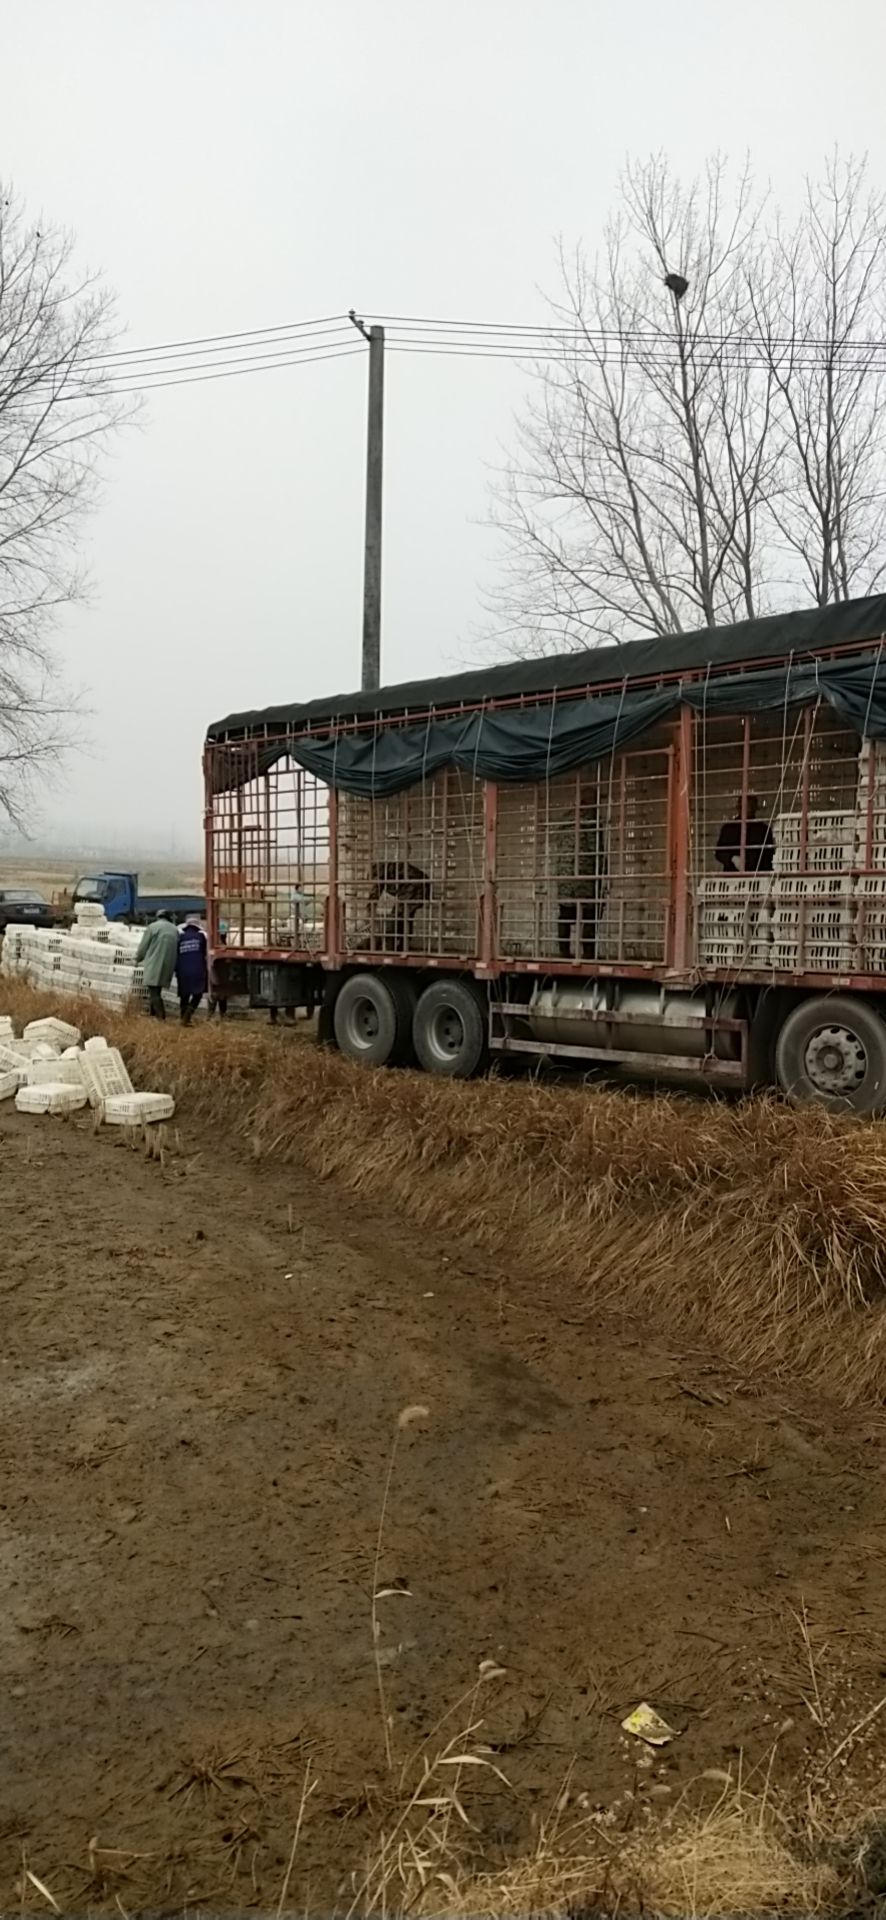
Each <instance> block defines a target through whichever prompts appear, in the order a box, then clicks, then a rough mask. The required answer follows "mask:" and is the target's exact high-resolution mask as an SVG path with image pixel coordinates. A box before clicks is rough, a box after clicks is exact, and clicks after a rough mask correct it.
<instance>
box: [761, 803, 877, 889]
mask: <svg viewBox="0 0 886 1920" xmlns="http://www.w3.org/2000/svg"><path fill="white" fill-rule="evenodd" d="M773 832H774V838H775V854H774V858H773V869H774V872H775V873H776V874H801V873H811V874H818V873H834V874H840V873H842V872H844V871H845V869H846V868H847V867H851V866H852V863H853V858H854V855H855V848H856V839H857V833H858V815H857V813H856V812H854V811H853V812H852V813H850V812H847V811H845V810H841V811H840V812H836V813H826V812H823V811H816V810H813V811H812V812H810V813H808V814H807V816H806V841H805V846H804V843H803V815H802V813H778V814H776V816H775V823H774V829H773Z"/></svg>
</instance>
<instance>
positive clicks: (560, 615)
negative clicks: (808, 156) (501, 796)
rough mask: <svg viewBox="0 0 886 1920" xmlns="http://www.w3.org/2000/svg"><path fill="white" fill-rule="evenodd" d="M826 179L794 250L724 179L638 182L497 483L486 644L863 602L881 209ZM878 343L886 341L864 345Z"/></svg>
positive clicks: (559, 319)
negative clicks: (495, 575)
mask: <svg viewBox="0 0 886 1920" xmlns="http://www.w3.org/2000/svg"><path fill="white" fill-rule="evenodd" d="M863 179H864V169H863V167H859V166H857V165H855V164H854V163H852V162H850V163H849V164H848V165H847V166H845V167H841V166H840V165H839V163H837V162H834V163H833V164H832V166H831V167H830V169H829V170H828V174H827V178H826V182H825V185H824V187H823V188H821V189H819V188H814V187H810V188H809V190H808V195H807V202H806V206H805V209H804V212H803V215H802V217H801V219H800V221H799V222H798V224H797V225H796V227H795V228H793V229H791V230H790V231H789V232H786V231H785V230H784V229H783V228H782V225H781V223H780V222H779V221H778V220H776V221H775V222H774V223H773V224H772V226H771V227H770V225H769V223H768V219H767V212H766V206H765V203H761V202H760V201H759V200H757V199H756V198H755V196H754V193H753V188H752V184H751V180H750V177H749V174H748V172H747V170H745V171H744V172H743V173H742V174H740V175H739V176H738V177H737V178H736V179H734V180H731V178H730V175H729V170H728V168H727V167H726V165H725V163H724V162H723V160H722V159H720V158H719V157H716V158H714V159H713V160H711V161H710V162H709V163H708V165H707V168H706V171H705V174H704V177H703V179H702V180H701V182H697V183H694V184H693V185H691V186H690V187H688V188H684V187H683V186H682V185H681V184H680V182H679V181H678V180H675V179H674V178H672V176H671V174H670V171H669V168H668V164H667V162H666V161H665V160H663V159H661V158H653V159H651V160H649V161H647V162H645V163H643V164H641V165H636V166H631V167H629V168H628V170H627V172H626V174H625V176H624V178H623V181H622V191H621V201H622V204H621V208H620V210H619V212H618V214H617V215H616V217H615V218H614V219H613V221H611V222H610V224H609V226H608V228H607V230H606V234H605V246H604V250H603V254H602V257H601V259H600V260H599V261H597V262H596V263H595V264H594V265H593V266H591V265H589V263H588V261H587V259H586V256H585V255H584V253H583V251H582V250H581V249H579V251H578V252H577V253H576V255H575V256H574V258H572V259H571V260H566V259H565V258H561V271H562V280H563V287H564V295H563V297H561V299H560V300H559V301H558V302H557V303H556V304H555V307H554V312H555V316H556V317H555V321H554V323H553V324H552V331H551V338H550V344H549V352H548V357H547V358H546V359H545V361H544V362H541V363H539V365H538V367H537V369H536V381H535V392H534V395H533V397H532V398H531V399H530V402H529V406H528V411H527V414H526V416H525V418H524V420H523V422H522V425H521V428H520V446H519V456H518V459H517V460H516V461H515V463H514V464H513V466H512V467H511V469H510V471H509V472H508V473H506V474H505V476H504V477H503V480H502V483H501V486H500V489H499V498H498V509H497V514H496V518H497V521H498V524H499V526H500V528H501V530H502V531H503V533H504V536H505V541H506V561H505V569H504V577H503V582H502V585H501V587H500V588H499V590H498V591H497V593H496V596H495V602H494V611H495V613H496V615H497V620H496V628H497V637H498V638H499V640H501V638H502V637H505V638H506V640H507V642H508V644H509V645H510V646H511V648H512V649H513V650H516V651H520V652H528V651H547V650H549V649H551V648H565V647H569V646H586V645H589V644H593V643H594V641H595V640H596V639H599V638H605V637H612V638H622V637H625V636H628V635H632V634H646V635H647V636H650V637H656V636H660V635H665V634H668V633H673V632H675V631H679V630H681V629H685V628H691V627H698V626H715V625H717V624H719V623H720V622H722V621H729V620H735V619H741V618H744V617H753V616H754V615H756V614H760V613H763V612H767V611H769V610H771V609H773V608H774V607H776V606H780V605H785V604H789V603H791V602H793V603H796V602H797V601H798V600H802V599H806V598H807V597H808V595H809V591H810V586H811V588H812V592H813V594H814V596H815V598H816V599H817V600H819V601H826V600H830V599H834V598H838V597H845V596H846V595H847V594H850V593H853V592H864V591H869V590H870V589H871V588H872V587H873V586H874V585H875V584H876V582H877V580H878V578H879V576H880V571H881V569H882V565H883V562H884V559H886V555H884V549H883V534H884V522H886V475H884V446H886V415H884V409H883V405H882V401H883V398H884V397H886V396H884V394H883V391H882V388H883V380H884V373H883V372H881V368H883V367H884V349H883V346H882V344H881V343H882V340H883V313H884V300H883V285H884V275H886V245H884V240H886V231H884V228H886V220H884V203H883V200H882V199H881V198H879V197H877V196H872V197H871V198H870V199H868V201H867V202H866V203H865V204H864V206H862V204H861V202H862V189H863ZM878 336H879V338H878Z"/></svg>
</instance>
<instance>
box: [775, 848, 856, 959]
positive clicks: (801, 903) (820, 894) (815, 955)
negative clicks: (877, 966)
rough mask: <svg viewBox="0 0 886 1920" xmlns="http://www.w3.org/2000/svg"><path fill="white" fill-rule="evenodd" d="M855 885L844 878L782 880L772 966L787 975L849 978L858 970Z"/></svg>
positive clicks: (829, 875) (816, 875)
mask: <svg viewBox="0 0 886 1920" xmlns="http://www.w3.org/2000/svg"><path fill="white" fill-rule="evenodd" d="M855 927H856V906H855V893H854V888H853V884H852V881H851V879H850V877H849V876H848V875H845V874H840V873H836V874H835V873H812V874H808V873H807V874H796V875H792V874H789V875H784V874H779V875H778V876H777V878H776V881H775V886H774V889H773V911H772V965H773V966H774V967H776V968H777V969H778V970H779V971H783V972H787V973H848V972H853V971H855V969H856V968H857V965H858V951H857V941H856V931H855Z"/></svg>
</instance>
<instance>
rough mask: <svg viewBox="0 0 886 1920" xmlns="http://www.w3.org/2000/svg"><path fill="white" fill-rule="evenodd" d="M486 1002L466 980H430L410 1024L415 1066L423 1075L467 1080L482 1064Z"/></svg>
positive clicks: (484, 1058) (484, 1059) (483, 1060)
mask: <svg viewBox="0 0 886 1920" xmlns="http://www.w3.org/2000/svg"><path fill="white" fill-rule="evenodd" d="M486 1033H487V1017H486V1002H485V998H484V996H483V994H482V991H481V989H480V988H478V987H475V986H474V984H473V982H472V981H468V980H434V981H433V982H432V984H431V986H429V987H425V990H424V993H423V994H421V995H420V998H419V1002H418V1006H417V1007H416V1009H415V1018H414V1020H413V1023H412V1037H413V1040H414V1042H415V1051H416V1053H417V1055H418V1061H419V1065H420V1066H422V1067H424V1068H425V1071H426V1072H427V1073H441V1074H444V1075H446V1076H447V1077H448V1078H449V1079H451V1080H470V1079H471V1077H472V1075H473V1074H475V1073H478V1072H479V1070H480V1068H481V1067H482V1066H483V1065H484V1064H485V1061H486Z"/></svg>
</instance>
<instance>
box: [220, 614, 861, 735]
mask: <svg viewBox="0 0 886 1920" xmlns="http://www.w3.org/2000/svg"><path fill="white" fill-rule="evenodd" d="M882 634H886V594H872V595H870V596H869V597H868V598H867V599H863V600H861V599H860V600H841V601H838V602H837V603H836V604H835V605H833V606H828V607H804V608H801V609H800V611H799V612H794V613H770V614H766V615H764V617H763V618H762V619H759V620H740V621H738V622H736V623H735V624H734V625H732V626H726V627H702V628H700V629H698V630H696V631H695V632H693V633H671V634H668V635H666V636H664V637H663V638H660V639H656V640H627V641H621V642H619V643H618V644H617V645H613V644H612V643H610V642H607V643H605V644H604V645H601V646H597V647H589V648H585V649H583V650H578V651H575V650H573V652H571V653H559V654H546V655H544V656H543V657H541V658H532V659H529V660H503V661H499V662H498V663H497V664H495V665H493V666H489V667H471V668H468V669H467V670H466V671H464V672H462V673H450V674H445V675H443V676H442V677H437V678H435V679H432V680H409V681H406V682H404V683H403V684H401V685H399V686H392V687H381V688H380V689H378V690H376V691H374V692H361V693H339V694H335V695H334V696H333V698H331V699H325V700H308V701H304V700H303V701H284V702H283V703H282V705H279V706H275V707H264V708H262V709H261V710H260V711H251V712H248V713H229V714H228V715H227V717H226V719H224V720H217V721H216V722H215V723H214V725H213V726H211V727H210V728H209V731H208V735H207V738H208V739H209V741H210V742H212V741H217V740H231V741H233V740H238V739H240V740H243V739H247V740H249V739H252V740H254V739H256V737H257V736H259V735H263V736H265V737H266V738H267V737H270V736H271V735H274V736H279V735H280V734H287V733H288V734H293V733H302V732H304V731H305V729H306V728H307V727H310V728H312V729H313V730H314V731H316V732H321V733H322V732H323V731H324V729H325V728H326V727H327V726H332V724H333V722H334V721H337V720H338V721H342V720H344V721H347V720H361V719H363V720H365V719H374V718H375V717H376V716H378V717H379V718H380V719H381V718H383V717H385V718H393V716H394V715H395V714H401V715H402V714H406V715H408V714H410V713H412V714H414V716H415V718H416V721H417V720H418V719H419V717H420V716H421V717H423V716H424V715H425V714H427V713H429V712H436V713H438V714H440V713H442V712H444V711H448V712H450V713H451V712H452V710H453V708H464V707H469V708H471V709H472V710H473V709H474V708H477V707H481V706H488V705H489V703H490V702H492V701H502V700H514V699H517V700H523V701H530V700H532V699H533V698H534V697H536V696H538V697H539V698H542V697H544V696H545V695H549V694H551V693H565V692H566V691H567V689H570V688H572V689H575V690H579V689H583V688H585V687H600V689H601V690H603V689H604V688H606V689H608V688H610V687H620V686H622V685H623V684H624V682H625V681H627V682H630V681H632V680H633V681H634V682H639V681H644V680H645V681H646V682H647V683H649V682H650V681H652V682H655V681H658V680H660V679H663V678H665V677H668V678H670V677H672V676H674V675H678V674H681V673H685V674H703V673H704V672H705V671H706V670H707V669H709V670H710V672H711V673H715V672H716V673H719V672H722V671H723V670H724V669H728V668H729V667H732V666H735V667H738V666H742V667H755V666H756V667H757V668H760V669H762V668H763V667H772V666H776V665H778V664H779V663H782V662H783V663H785V664H787V663H788V662H789V661H794V662H796V663H797V664H801V663H802V662H803V661H804V658H806V657H808V656H809V655H810V654H811V653H817V652H821V651H822V650H823V649H826V648H829V647H845V648H846V649H847V650H848V649H850V648H851V649H852V650H853V651H854V650H855V649H856V648H860V647H862V646H865V645H870V644H871V643H873V644H874V645H876V643H877V641H878V639H879V638H880V636H881V635H882Z"/></svg>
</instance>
